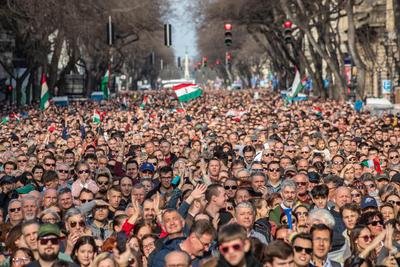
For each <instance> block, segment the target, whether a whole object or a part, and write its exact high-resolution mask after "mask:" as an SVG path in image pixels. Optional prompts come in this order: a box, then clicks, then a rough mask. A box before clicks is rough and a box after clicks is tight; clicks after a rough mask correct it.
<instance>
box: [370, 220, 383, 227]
mask: <svg viewBox="0 0 400 267" xmlns="http://www.w3.org/2000/svg"><path fill="white" fill-rule="evenodd" d="M378 224H379V225H383V222H382V221H372V222H369V223H367V225H372V226H377V225H378Z"/></svg>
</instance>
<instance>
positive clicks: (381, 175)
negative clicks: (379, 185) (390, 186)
mask: <svg viewBox="0 0 400 267" xmlns="http://www.w3.org/2000/svg"><path fill="white" fill-rule="evenodd" d="M376 180H377V181H379V180H388V181H390V178H389V175H387V174H385V173H383V174H379V175H377V176H376Z"/></svg>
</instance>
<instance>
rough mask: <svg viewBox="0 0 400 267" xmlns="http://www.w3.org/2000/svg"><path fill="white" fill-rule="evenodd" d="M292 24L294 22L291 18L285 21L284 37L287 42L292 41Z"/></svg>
mask: <svg viewBox="0 0 400 267" xmlns="http://www.w3.org/2000/svg"><path fill="white" fill-rule="evenodd" d="M292 26H293V23H292V22H291V21H290V20H287V21H285V22H284V23H283V28H284V29H283V39H284V40H285V43H286V44H289V43H292V41H293V39H292Z"/></svg>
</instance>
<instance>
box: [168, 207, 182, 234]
mask: <svg viewBox="0 0 400 267" xmlns="http://www.w3.org/2000/svg"><path fill="white" fill-rule="evenodd" d="M163 223H164V227H165V230H166V231H167V233H168V234H178V233H180V232H182V229H183V225H184V221H183V219H182V217H181V216H180V215H179V214H178V212H176V211H173V212H167V213H165V214H164V216H163Z"/></svg>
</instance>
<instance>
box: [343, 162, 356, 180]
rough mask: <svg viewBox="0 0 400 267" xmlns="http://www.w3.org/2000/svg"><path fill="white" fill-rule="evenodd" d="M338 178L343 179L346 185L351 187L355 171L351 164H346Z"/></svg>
mask: <svg viewBox="0 0 400 267" xmlns="http://www.w3.org/2000/svg"><path fill="white" fill-rule="evenodd" d="M340 177H341V178H343V179H344V183H345V184H346V185H352V184H353V181H354V178H355V169H354V166H353V164H346V166H344V168H343V169H342V171H341V172H340Z"/></svg>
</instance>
